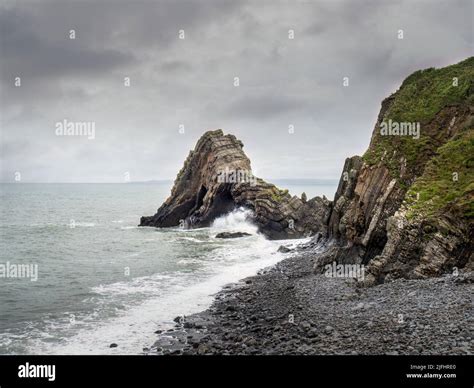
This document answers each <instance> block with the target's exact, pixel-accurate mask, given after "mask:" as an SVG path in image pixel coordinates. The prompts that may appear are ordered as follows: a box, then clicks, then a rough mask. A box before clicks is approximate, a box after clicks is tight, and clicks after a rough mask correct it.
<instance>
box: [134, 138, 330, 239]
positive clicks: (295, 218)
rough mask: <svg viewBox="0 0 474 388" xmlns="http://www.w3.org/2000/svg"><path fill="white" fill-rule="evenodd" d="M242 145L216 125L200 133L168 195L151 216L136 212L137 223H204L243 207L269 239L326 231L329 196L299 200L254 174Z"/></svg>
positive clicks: (198, 225)
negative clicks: (326, 197) (251, 212)
mask: <svg viewBox="0 0 474 388" xmlns="http://www.w3.org/2000/svg"><path fill="white" fill-rule="evenodd" d="M242 148H243V144H242V142H241V141H240V140H237V139H236V138H235V136H233V135H230V134H228V135H224V134H223V132H222V130H220V129H219V130H216V131H208V132H206V133H205V134H204V135H203V136H202V137H201V138H200V139H199V141H198V142H197V144H196V147H195V149H194V150H193V151H191V152H190V153H189V156H188V157H187V159H186V161H185V162H184V166H183V168H182V169H181V171H180V172H179V173H178V176H177V178H176V180H175V182H174V186H173V189H172V191H171V195H170V197H169V198H168V199H167V200H166V201H165V203H163V205H162V206H161V207H160V208H159V209H158V211H157V213H156V214H155V215H153V216H149V217H142V218H141V220H140V226H155V227H168V226H178V225H181V226H183V227H188V228H190V227H202V226H208V225H210V224H211V223H212V221H213V220H214V219H216V218H217V217H219V216H221V215H223V214H225V213H228V212H230V211H232V210H233V209H235V208H239V207H244V208H247V209H251V210H252V211H253V218H252V221H253V222H254V223H255V224H256V225H258V227H259V230H260V231H261V232H262V233H264V234H265V235H266V236H268V237H269V238H273V239H284V238H298V237H303V236H309V235H312V234H315V233H317V232H320V233H324V234H326V228H327V221H328V216H329V210H330V206H331V203H330V201H328V200H327V199H325V198H319V197H315V198H312V199H310V200H307V201H305V202H303V201H302V200H301V199H300V198H298V197H296V196H293V197H292V196H291V195H290V194H289V193H288V191H287V190H281V189H279V188H277V187H276V186H275V185H272V184H270V183H267V182H265V181H264V180H262V179H260V178H257V177H255V176H254V175H253V174H252V170H251V167H250V161H249V159H248V158H247V156H246V155H245V153H244V151H243V149H242Z"/></svg>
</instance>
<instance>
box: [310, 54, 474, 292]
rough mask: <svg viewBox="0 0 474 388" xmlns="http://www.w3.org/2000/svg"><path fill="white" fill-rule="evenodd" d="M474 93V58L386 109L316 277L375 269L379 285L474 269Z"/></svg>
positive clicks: (350, 179)
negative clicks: (333, 267)
mask: <svg viewBox="0 0 474 388" xmlns="http://www.w3.org/2000/svg"><path fill="white" fill-rule="evenodd" d="M473 91H474V58H469V59H467V60H465V61H463V62H461V63H459V64H456V65H453V66H449V67H446V68H443V69H427V70H422V71H417V72H415V73H414V74H412V75H411V76H409V77H408V78H407V79H406V80H405V81H404V82H403V84H402V86H401V87H400V89H399V90H398V91H397V92H396V93H394V94H393V95H392V96H390V97H388V98H387V99H385V100H384V101H383V103H382V107H381V110H380V113H379V116H378V119H377V122H376V124H375V128H374V130H373V134H372V138H371V142H370V145H369V148H368V150H367V152H366V153H365V154H364V156H363V157H358V156H355V157H352V158H349V159H347V160H346V163H345V165H344V169H343V173H342V176H341V179H340V183H339V187H338V190H337V192H336V195H335V199H334V206H333V209H332V211H331V214H330V217H329V224H328V234H329V235H328V237H329V239H330V241H331V243H330V244H328V245H329V247H328V249H327V250H326V252H325V253H324V254H323V255H321V256H320V257H319V259H318V263H317V265H316V267H317V268H320V267H321V266H322V265H323V264H326V263H328V262H331V261H333V260H336V261H338V262H340V263H362V264H366V265H367V270H368V276H367V279H366V280H365V281H366V283H368V284H374V283H377V282H382V281H384V280H387V279H392V278H396V277H409V278H417V277H426V276H437V275H440V274H442V273H445V272H450V271H453V270H454V271H456V270H457V269H458V268H462V267H465V266H466V265H467V266H472V262H473V215H474V211H473V193H474V172H473V169H472V167H473V155H474V143H473V133H474V119H473V110H474V98H473ZM388 125H390V127H391V128H390V129H391V131H386V129H387V126H388Z"/></svg>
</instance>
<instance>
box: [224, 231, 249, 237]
mask: <svg viewBox="0 0 474 388" xmlns="http://www.w3.org/2000/svg"><path fill="white" fill-rule="evenodd" d="M245 236H251V234H250V233H246V232H221V233H218V234H216V238H239V237H245Z"/></svg>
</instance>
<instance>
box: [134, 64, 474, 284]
mask: <svg viewBox="0 0 474 388" xmlns="http://www.w3.org/2000/svg"><path fill="white" fill-rule="evenodd" d="M473 91H474V58H469V59H466V60H465V61H463V62H460V63H458V64H456V65H452V66H448V67H446V68H442V69H426V70H420V71H417V72H415V73H413V74H412V75H410V76H409V77H408V78H407V79H406V80H405V81H404V82H403V83H402V85H401V87H400V89H399V90H398V91H396V92H395V93H394V94H393V95H391V96H390V97H388V98H386V99H385V100H384V101H383V102H382V107H381V110H380V113H379V115H378V118H377V121H376V124H375V128H374V130H373V133H372V138H371V141H370V145H369V148H368V149H367V151H366V153H365V154H364V155H363V156H362V157H360V156H353V157H351V158H348V159H347V160H346V162H345V164H344V168H343V172H342V176H341V179H340V182H339V186H338V188H337V192H336V194H335V198H334V201H333V202H330V201H328V200H327V199H325V198H319V197H316V198H313V199H311V200H309V201H307V200H306V198H305V196H302V198H298V197H296V196H293V197H292V196H291V195H290V194H289V193H288V192H287V191H286V190H281V189H279V188H277V187H276V186H274V185H272V184H270V183H267V182H265V181H263V180H262V179H259V178H256V177H254V176H253V174H252V173H251V167H250V161H249V159H248V158H247V156H246V155H245V153H244V152H243V145H242V143H241V142H240V141H239V140H237V139H236V138H235V137H234V136H233V135H224V134H223V132H222V130H217V131H209V132H206V133H205V134H204V135H203V136H202V137H201V139H199V141H198V143H197V145H196V147H195V149H194V151H191V152H190V154H189V156H188V158H187V159H186V161H185V163H184V166H183V168H182V169H181V171H180V172H179V174H178V176H177V178H176V181H175V183H174V187H173V189H172V192H171V196H170V197H169V198H168V199H167V200H166V202H165V203H164V204H163V205H162V206H161V207H160V208H159V209H158V211H157V213H156V214H155V215H153V216H150V217H142V219H141V222H140V225H141V226H157V227H166V226H177V225H181V226H183V227H196V226H206V225H209V224H210V223H211V222H212V221H213V220H214V219H215V218H216V217H218V216H220V215H222V214H224V213H226V212H229V211H231V210H232V209H235V208H236V207H245V208H249V209H251V210H252V211H253V221H254V222H255V223H256V224H257V225H258V226H259V228H260V230H261V232H263V233H264V234H266V235H267V236H268V237H270V238H279V239H280V238H296V237H303V236H308V235H315V234H317V236H316V237H315V240H314V241H313V242H312V246H314V245H315V244H318V245H319V247H320V248H321V247H323V248H324V249H319V248H318V253H317V257H315V258H314V261H315V268H316V270H317V271H319V270H321V268H323V266H324V265H325V264H328V263H330V262H333V261H336V262H338V263H343V264H349V263H350V264H354V263H355V264H364V265H365V266H366V269H367V275H366V277H365V280H364V281H365V283H366V284H375V283H379V282H383V281H385V280H388V279H393V278H397V277H407V278H420V277H430V276H438V275H441V274H443V273H446V272H452V271H458V270H459V269H461V268H464V267H466V268H473V267H474V264H473V261H474V260H473V258H474V256H473V250H474V249H473V248H474V243H473V240H474V239H473V237H474V236H473V234H474V232H473V230H474V227H473V217H474V206H473V202H474V201H473V196H474V171H473V155H474V117H473V116H474V97H473V94H474V93H473ZM321 237H324V238H323V239H321ZM322 244H324V245H322Z"/></svg>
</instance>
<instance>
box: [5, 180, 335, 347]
mask: <svg viewBox="0 0 474 388" xmlns="http://www.w3.org/2000/svg"><path fill="white" fill-rule="evenodd" d="M275 183H277V184H278V186H279V187H281V188H287V189H289V191H290V193H291V194H294V195H298V196H300V195H301V193H302V192H305V193H306V194H307V197H308V198H311V197H313V196H316V195H319V196H322V195H325V196H326V197H327V198H328V199H332V197H333V195H334V192H335V191H336V187H337V182H336V181H330V180H301V181H298V180H281V181H279V182H278V181H276V182H275ZM171 186H172V182H171V181H163V182H151V183H113V184H103V183H24V182H16V183H2V184H0V354H63V355H64V354H147V353H148V352H149V351H150V347H151V346H152V344H153V342H154V341H155V339H156V336H157V334H155V331H156V330H157V329H161V330H166V329H168V328H171V327H173V326H174V324H175V323H174V322H173V319H174V318H175V317H177V316H183V315H184V316H186V315H189V314H193V313H196V312H199V311H202V310H204V309H206V308H207V307H209V306H210V304H211V303H212V301H213V296H214V295H215V294H216V293H217V292H219V291H220V290H221V289H222V288H223V287H224V286H225V285H227V284H231V283H234V282H237V281H238V280H239V279H242V278H245V277H247V276H251V275H254V274H256V273H257V272H258V271H259V270H261V269H263V268H267V267H270V266H273V265H275V264H276V263H277V262H278V261H280V260H282V259H283V254H281V253H278V252H277V249H278V247H279V246H280V245H281V244H282V243H285V244H286V245H288V244H290V245H297V244H299V243H301V242H302V241H303V240H286V241H284V242H282V241H270V240H267V239H266V238H265V237H263V236H262V235H260V234H259V233H257V228H256V227H255V226H254V225H252V224H251V223H249V221H248V220H247V218H248V217H247V216H248V210H244V209H236V210H235V211H234V212H232V213H230V214H227V215H225V216H222V217H220V218H218V219H216V220H215V221H214V223H213V224H212V226H210V227H208V228H199V229H193V230H183V229H181V228H152V227H138V226H137V225H138V223H139V220H140V217H141V216H142V215H152V214H154V213H155V212H156V210H157V208H158V207H159V206H160V205H161V203H162V202H163V201H164V200H165V199H166V198H167V196H168V195H169V194H170V190H171ZM222 231H243V232H248V233H250V234H251V236H248V237H243V238H239V239H226V240H223V239H216V238H215V236H216V234H217V233H219V232H222ZM20 265H21V266H23V267H22V268H24V269H25V268H28V269H31V271H26V270H25V271H23V273H22V276H20V274H21V271H20V272H16V274H15V272H14V271H12V268H19V266H20ZM35 268H36V272H35V271H34V269H35ZM2 269H3V270H2ZM7 269H8V270H7ZM33 274H36V276H33ZM112 343H113V344H117V347H112V348H111V347H110V345H111V344H112Z"/></svg>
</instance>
